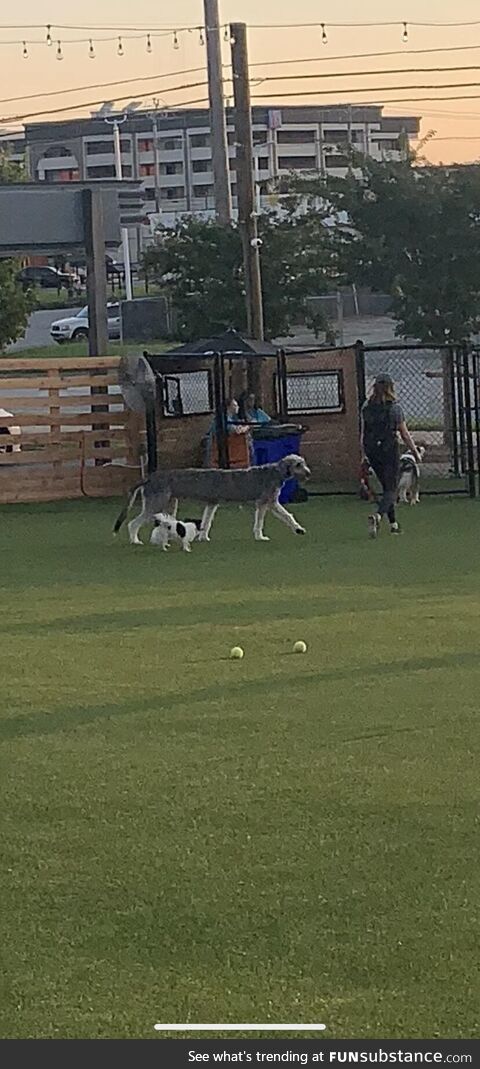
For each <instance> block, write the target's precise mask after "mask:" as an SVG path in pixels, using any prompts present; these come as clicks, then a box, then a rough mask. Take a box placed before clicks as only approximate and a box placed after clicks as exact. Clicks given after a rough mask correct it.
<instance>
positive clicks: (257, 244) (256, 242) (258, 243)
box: [250, 238, 263, 249]
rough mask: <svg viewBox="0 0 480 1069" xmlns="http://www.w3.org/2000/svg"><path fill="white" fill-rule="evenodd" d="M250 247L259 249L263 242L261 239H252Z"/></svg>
mask: <svg viewBox="0 0 480 1069" xmlns="http://www.w3.org/2000/svg"><path fill="white" fill-rule="evenodd" d="M250 245H251V246H252V249H259V248H260V246H261V245H263V241H262V239H261V238H252V240H251V242H250Z"/></svg>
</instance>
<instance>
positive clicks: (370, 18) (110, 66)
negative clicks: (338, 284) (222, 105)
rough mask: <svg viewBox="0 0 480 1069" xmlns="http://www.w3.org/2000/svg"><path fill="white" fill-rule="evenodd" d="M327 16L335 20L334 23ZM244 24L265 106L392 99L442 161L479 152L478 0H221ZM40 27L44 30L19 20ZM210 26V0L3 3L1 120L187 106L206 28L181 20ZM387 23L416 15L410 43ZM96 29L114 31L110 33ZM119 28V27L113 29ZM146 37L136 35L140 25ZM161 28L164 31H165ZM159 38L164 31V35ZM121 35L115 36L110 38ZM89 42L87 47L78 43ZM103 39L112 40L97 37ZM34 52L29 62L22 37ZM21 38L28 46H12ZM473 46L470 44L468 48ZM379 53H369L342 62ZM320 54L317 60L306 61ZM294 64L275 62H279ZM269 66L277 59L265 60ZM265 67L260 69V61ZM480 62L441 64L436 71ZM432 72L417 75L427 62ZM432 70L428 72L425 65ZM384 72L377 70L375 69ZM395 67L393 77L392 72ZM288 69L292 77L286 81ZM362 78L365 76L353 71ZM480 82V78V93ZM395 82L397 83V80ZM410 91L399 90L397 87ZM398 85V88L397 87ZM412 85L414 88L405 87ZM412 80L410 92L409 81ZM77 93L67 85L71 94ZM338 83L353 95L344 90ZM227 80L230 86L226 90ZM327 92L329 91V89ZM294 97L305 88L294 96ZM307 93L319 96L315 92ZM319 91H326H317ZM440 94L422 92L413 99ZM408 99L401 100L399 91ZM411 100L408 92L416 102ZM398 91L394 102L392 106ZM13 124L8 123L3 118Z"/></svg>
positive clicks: (225, 12)
mask: <svg viewBox="0 0 480 1069" xmlns="http://www.w3.org/2000/svg"><path fill="white" fill-rule="evenodd" d="M329 19H330V20H331V22H329ZM476 19H477V20H478V21H479V24H478V26H458V27H453V26H450V27H441V26H429V27H427V26H425V27H420V26H415V25H413V23H415V22H416V23H418V22H435V23H439V22H442V21H445V22H468V21H474V20H476ZM56 20H57V23H58V24H64V25H65V24H68V25H71V24H76V25H78V26H79V27H82V26H85V27H88V29H86V30H82V29H77V30H74V29H67V28H64V29H59V28H57V26H56V25H55V22H56ZM235 20H236V21H241V22H246V23H247V25H248V26H249V59H250V63H251V64H252V69H251V76H252V80H253V84H252V98H253V102H254V103H255V100H257V101H258V103H261V102H262V101H261V97H262V96H263V97H264V102H265V96H266V97H267V98H268V100H269V101H272V102H278V104H279V105H281V104H282V103H285V104H286V103H287V102H290V103H301V102H302V100H303V101H308V102H310V103H315V102H320V101H321V102H324V103H336V102H338V101H342V102H343V103H355V102H358V103H360V102H362V101H365V102H369V103H382V104H385V113H386V114H390V115H395V114H397V115H399V114H407V115H409V114H412V115H418V116H420V117H421V136H422V137H424V136H425V135H427V134H428V133H429V132H431V131H435V137H434V138H432V140H430V141H429V142H428V143H427V145H426V146H425V147H424V149H423V153H424V155H425V156H427V157H428V158H429V159H430V160H432V161H433V162H444V163H449V162H452V161H457V162H466V161H471V160H476V159H480V78H479V72H480V5H479V4H478V0H457V3H456V4H451V3H450V2H448V0H401V2H399V0H363V2H362V4H361V5H360V4H359V3H358V0H343V2H342V3H341V4H339V3H338V0H336V2H335V0H322V2H321V3H320V2H319V0H296V2H295V3H294V4H292V3H291V0H261V3H259V2H258V0H220V21H221V22H222V24H224V23H225V24H226V23H228V22H230V21H235ZM319 20H322V21H324V23H325V28H326V34H327V37H328V41H327V43H322V31H321V29H320V26H319ZM336 21H337V22H346V23H348V22H362V23H368V22H371V23H374V24H376V25H371V26H365V27H353V26H352V27H341V26H335V25H332V23H335V22H336ZM13 22H15V23H16V24H17V25H18V27H24V26H26V25H27V24H37V26H38V27H39V28H38V29H34V28H32V29H28V30H27V29H23V28H14V27H13V26H12V27H11V28H10V25H11V24H12V23H13ZM202 22H203V0H170V2H169V3H166V2H162V0H136V2H135V3H132V2H131V0H100V2H99V0H82V4H81V5H76V6H75V5H66V4H65V2H64V0H47V2H45V0H17V3H16V4H15V5H12V7H11V8H10V6H9V5H8V6H7V5H2V12H1V14H0V101H1V102H0V118H1V121H2V123H3V127H2V128H3V129H4V128H5V126H6V120H7V119H8V120H10V125H11V126H12V127H13V128H19V126H20V125H21V122H20V120H18V119H16V116H20V115H24V114H25V113H27V112H29V113H30V114H32V113H34V112H47V111H51V110H52V109H54V108H62V107H63V108H65V107H68V108H69V111H67V112H65V113H64V114H63V115H62V114H59V115H58V116H57V117H58V118H62V117H64V118H67V117H70V116H72V115H75V114H76V115H84V116H85V115H88V114H89V113H90V110H91V109H90V108H89V107H85V105H86V104H88V103H89V102H95V101H100V102H103V101H105V100H119V98H120V97H125V94H128V99H129V100H132V99H133V100H135V99H139V94H140V93H148V96H146V97H145V98H144V100H145V103H148V104H151V103H152V100H153V98H155V97H158V98H160V99H161V100H162V101H163V102H164V103H165V104H166V105H168V106H179V105H181V104H182V103H187V102H189V101H191V100H197V99H198V100H201V99H203V98H204V97H205V95H206V89H205V87H203V86H199V87H192V88H190V89H184V90H178V89H176V87H177V86H180V85H182V84H184V83H193V82H203V81H204V80H205V75H204V72H203V71H202V70H199V71H198V72H196V73H192V74H188V75H182V74H181V73H178V72H181V71H183V70H186V69H190V68H202V67H204V65H205V48H204V47H203V46H202V45H201V43H200V40H199V33H198V31H195V30H193V31H192V32H191V33H187V32H181V27H185V26H193V27H199V26H200V25H201V24H202ZM382 22H383V23H385V22H398V23H403V22H407V24H408V41H407V42H405V43H404V42H403V41H402V36H403V26H402V25H395V26H380V25H378V24H379V23H382ZM268 23H269V24H279V23H298V24H300V23H313V24H316V25H314V26H310V27H306V26H303V27H301V26H298V27H290V28H288V29H277V28H268V29H264V28H260V27H259V24H268ZM47 24H51V26H52V37H53V38H54V41H53V44H52V47H50V48H49V47H47V45H46V43H45V37H46V30H45V28H44V27H45V26H46V25H47ZM122 26H125V27H131V30H125V31H124V33H123V34H122V46H123V52H124V54H123V56H119V55H117V49H118V40H117V38H118V35H119V34H120V33H121V27H122ZM95 27H106V29H100V28H95ZM109 27H112V29H108V28H109ZM137 27H138V28H139V30H138V33H139V37H138V39H135V40H133V39H130V38H131V36H132V33H134V32H137V31H136V28H137ZM160 27H170V28H171V29H172V30H173V29H174V28H175V27H178V29H179V32H178V43H179V47H178V49H176V48H174V37H173V33H166V34H165V35H164V36H160V33H161V30H160ZM156 28H157V29H156ZM149 31H150V34H151V44H152V51H151V53H148V52H147V47H146V46H147V33H148V32H149ZM156 34H157V35H158V36H156ZM90 37H91V38H92V41H93V48H94V51H95V59H91V58H89V43H88V39H89V38H90ZM109 37H113V38H115V39H114V40H111V41H107V40H104V39H105V38H109ZM79 38H83V39H84V43H80V42H79V40H78V39H79ZM99 38H102V40H99ZM24 39H25V40H26V42H27V44H26V51H27V53H28V58H24V56H23V51H24V46H23V44H22V42H23V40H24ZM58 40H60V41H61V54H62V55H63V59H62V60H61V61H60V60H57V59H56V53H57V49H58V45H57V41H58ZM13 42H19V43H13ZM223 47H224V60H225V63H228V61H229V47H228V44H226V43H225V44H224V46H223ZM414 49H446V51H441V52H437V53H435V52H432V53H429V54H421V55H418V54H417V55H415V54H412V51H411V50H414ZM462 49H463V51H462ZM386 51H398V53H399V54H398V55H391V56H379V55H378V53H379V52H386ZM359 53H362V54H363V55H365V54H366V53H374V55H373V56H368V57H367V56H366V55H365V58H364V59H362V58H350V59H346V58H342V57H348V56H350V57H351V56H353V55H355V56H358V54H359ZM307 59H314V60H316V62H312V63H306V62H305V60H307ZM282 60H294V61H295V62H292V63H291V64H289V65H285V66H281V65H279V66H277V64H278V63H279V61H282ZM267 63H269V64H270V66H268V67H267V66H264V64H267ZM253 64H255V66H253ZM476 65H477V66H478V70H463V71H445V70H443V71H438V70H437V71H434V70H433V69H432V68H434V67H437V68H438V67H441V68H445V67H453V66H470V67H475V66H476ZM412 67H416V68H417V73H413V72H412V73H408V74H406V73H401V74H393V73H390V72H391V71H393V70H395V69H396V70H399V69H402V70H404V69H405V68H412ZM419 67H421V68H423V70H422V71H421V72H418V68H419ZM425 68H427V72H426V71H425ZM380 71H383V72H384V73H382V74H381V73H374V76H368V73H366V72H380ZM320 72H321V73H322V74H325V73H328V74H333V73H334V72H335V73H343V74H344V75H345V76H344V77H342V78H339V77H337V78H321V79H320V78H318V79H317V78H315V79H314V78H312V79H309V80H300V79H299V75H301V74H305V73H309V74H319V73H320ZM385 72H388V73H385ZM282 74H283V76H284V77H285V75H286V74H288V76H289V81H288V82H287V81H285V80H283V81H282V80H281V78H280V77H279V76H280V75H282ZM353 75H356V77H353ZM149 76H151V77H152V81H151V82H143V83H142V82H140V81H135V82H132V83H131V85H126V86H121V85H118V86H116V87H112V88H87V89H83V90H82V91H80V89H81V87H88V86H90V87H93V86H94V85H95V84H96V83H97V84H98V83H103V82H109V81H117V80H118V81H120V80H125V79H140V78H146V77H149ZM266 76H269V77H271V78H275V79H278V80H274V81H271V82H263V83H261V84H255V81H254V79H257V78H258V79H260V78H261V77H266ZM466 82H468V83H473V86H472V87H471V88H450V89H439V88H435V89H434V90H429V89H414V88H411V87H413V86H418V85H435V86H436V87H437V86H439V85H441V84H442V83H443V84H444V83H449V84H453V86H458V85H459V84H460V83H466ZM475 83H477V84H478V89H477V86H476V85H475ZM390 86H391V87H392V88H391V89H390V90H387V87H390ZM399 86H400V87H402V88H401V89H400V90H399V89H398V87H399ZM394 87H397V88H396V89H395V88H394ZM403 87H406V88H403ZM409 87H410V88H409ZM71 89H73V90H75V92H71V93H70V92H67V91H68V90H71ZM340 89H344V90H346V91H347V92H344V93H341V94H340V92H339V91H340ZM354 89H357V90H361V91H358V92H354ZM228 91H229V87H228V84H227V87H226V92H227V95H228ZM47 92H50V93H51V92H56V93H57V94H58V95H57V96H53V97H47V96H45V95H42V96H39V97H38V99H27V100H17V101H11V100H10V101H9V102H7V101H8V98H12V97H20V96H24V95H26V94H33V93H37V94H46V93H47ZM320 92H322V95H320ZM286 93H299V94H300V95H299V96H298V97H296V96H295V97H292V98H288V97H286V96H285V95H284V94H286ZM306 94H309V95H306ZM315 94H318V95H315ZM466 95H471V96H472V97H475V96H476V97H478V99H470V100H469V99H460V100H456V101H454V100H445V99H444V100H442V99H441V98H442V97H448V96H450V97H452V96H457V97H460V96H463V97H465V96H466ZM422 96H423V97H432V98H434V99H432V100H426V101H425V100H422V101H419V100H413V99H411V98H415V97H422ZM399 98H400V100H403V101H405V103H404V104H402V103H399V102H398V99H399ZM409 98H410V99H409ZM389 99H391V100H392V101H394V103H392V104H390V105H387V101H388V100H389ZM48 118H54V116H53V114H52V115H47V114H45V115H43V114H42V115H38V116H37V118H36V119H29V120H28V121H45V120H46V119H48ZM4 120H5V122H4Z"/></svg>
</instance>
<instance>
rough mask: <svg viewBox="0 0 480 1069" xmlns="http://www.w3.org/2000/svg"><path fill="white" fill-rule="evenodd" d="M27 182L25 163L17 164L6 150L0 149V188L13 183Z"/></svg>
mask: <svg viewBox="0 0 480 1069" xmlns="http://www.w3.org/2000/svg"><path fill="white" fill-rule="evenodd" d="M24 181H25V168H24V166H23V163H16V162H15V161H14V160H11V159H10V156H9V154H8V152H6V151H5V149H0V186H6V185H10V184H11V183H12V182H24Z"/></svg>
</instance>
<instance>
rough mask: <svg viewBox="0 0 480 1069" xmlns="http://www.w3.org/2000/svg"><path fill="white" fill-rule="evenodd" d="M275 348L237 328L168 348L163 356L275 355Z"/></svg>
mask: <svg viewBox="0 0 480 1069" xmlns="http://www.w3.org/2000/svg"><path fill="white" fill-rule="evenodd" d="M276 352H277V350H276V348H275V346H274V345H270V342H268V341H255V339H254V338H243V337H242V335H241V334H239V333H238V331H237V330H226V331H225V333H224V334H219V335H218V336H214V337H213V338H206V339H204V340H202V341H190V342H187V343H186V345H180V346H178V348H176V349H170V350H169V351H168V353H164V354H163V355H164V356H213V355H214V353H221V354H222V355H223V356H232V357H233V356H243V357H249V356H275V355H276Z"/></svg>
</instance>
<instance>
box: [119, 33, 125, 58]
mask: <svg viewBox="0 0 480 1069" xmlns="http://www.w3.org/2000/svg"><path fill="white" fill-rule="evenodd" d="M124 55H125V53H124V50H123V41H122V38H121V37H119V38H118V48H117V56H124Z"/></svg>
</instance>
